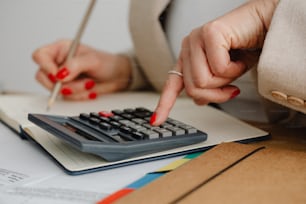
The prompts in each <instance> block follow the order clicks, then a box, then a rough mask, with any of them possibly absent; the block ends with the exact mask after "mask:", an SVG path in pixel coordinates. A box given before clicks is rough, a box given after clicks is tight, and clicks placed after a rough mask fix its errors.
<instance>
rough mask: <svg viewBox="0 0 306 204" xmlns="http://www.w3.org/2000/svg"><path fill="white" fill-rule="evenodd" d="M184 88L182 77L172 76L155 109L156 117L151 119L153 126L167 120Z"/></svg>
mask: <svg viewBox="0 0 306 204" xmlns="http://www.w3.org/2000/svg"><path fill="white" fill-rule="evenodd" d="M183 88H184V83H183V78H182V76H179V75H174V74H170V75H169V77H168V79H167V81H166V83H165V86H164V88H163V91H162V93H161V96H160V99H159V102H158V105H157V107H156V109H155V113H154V114H155V115H154V116H152V118H151V121H152V122H151V125H154V126H158V125H160V124H162V123H163V122H164V121H165V120H166V119H167V117H168V115H169V113H170V111H171V109H172V107H173V105H174V103H175V100H176V98H177V97H178V95H179V94H180V93H181V91H182V90H183ZM154 117H155V118H154Z"/></svg>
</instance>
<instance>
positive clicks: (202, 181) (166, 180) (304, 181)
mask: <svg viewBox="0 0 306 204" xmlns="http://www.w3.org/2000/svg"><path fill="white" fill-rule="evenodd" d="M116 203H124V204H129V203H133V204H135V203H140V204H142V203H143V204H150V203H152V204H163V203H235V204H237V203H243V204H245V203H248V204H249V203H256V204H258V203H268V204H271V203H277V204H280V203H286V204H288V203H294V204H296V203H306V153H305V152H299V151H292V150H284V149H277V148H265V147H259V146H253V145H244V144H238V143H222V144H220V145H218V146H216V147H214V148H212V149H211V150H209V151H207V152H205V153H204V154H202V155H201V156H199V157H197V158H195V159H193V160H191V161H190V162H188V163H186V164H185V165H182V166H181V167H179V168H177V169H176V170H174V171H172V172H170V173H168V174H166V175H164V176H163V177H161V178H160V179H157V180H155V181H153V182H151V183H149V184H148V185H146V186H144V187H142V188H141V189H139V190H137V191H134V192H132V193H130V194H128V195H127V196H125V197H123V198H122V199H120V200H118V201H117V202H116Z"/></svg>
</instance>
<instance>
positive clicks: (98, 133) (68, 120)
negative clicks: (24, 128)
mask: <svg viewBox="0 0 306 204" xmlns="http://www.w3.org/2000/svg"><path fill="white" fill-rule="evenodd" d="M126 110H128V112H129V114H126V113H124V112H125V111H124V110H123V111H121V110H120V111H121V112H122V113H123V114H121V115H120V117H121V116H122V118H121V120H119V122H122V123H123V122H125V123H128V121H129V120H131V119H134V118H139V117H142V116H141V115H143V114H142V112H141V114H138V115H137V117H136V116H132V118H124V116H125V115H133V110H134V112H135V110H136V109H126ZM137 110H141V111H145V112H144V113H145V114H144V115H145V116H143V118H142V119H143V120H146V121H147V122H146V123H147V124H149V121H148V118H149V117H150V116H151V114H152V112H150V111H149V110H147V109H144V108H138V109H137ZM113 112H114V113H115V116H119V115H117V114H119V113H118V110H117V111H113ZM95 118H98V116H97V114H95ZM114 118H115V117H111V119H108V121H114V120H115V119H114ZM117 118H118V117H117ZM28 119H29V120H30V121H31V122H33V123H34V124H36V125H37V126H39V127H41V128H43V129H44V130H46V131H47V132H49V133H51V134H52V135H54V136H56V137H58V138H60V139H62V140H63V141H64V142H66V143H68V144H70V145H71V146H73V147H74V148H76V149H78V150H80V151H82V152H86V153H91V154H94V155H98V156H100V157H102V158H103V159H104V160H106V161H108V162H114V161H118V160H124V159H129V158H133V157H138V156H144V155H148V154H152V153H158V152H161V151H167V150H170V149H174V148H180V147H183V146H188V145H192V144H196V143H200V142H203V141H205V140H207V134H206V133H205V132H202V131H200V130H198V129H196V128H193V127H191V126H189V125H186V124H185V123H182V122H180V121H178V120H173V119H170V118H169V119H168V120H169V121H171V122H172V123H173V124H178V126H179V125H181V126H182V125H183V127H190V128H192V131H190V132H188V131H185V133H184V134H181V135H172V136H165V137H162V136H158V137H157V138H150V139H148V138H147V139H144V138H141V139H135V136H134V135H133V138H132V137H131V136H129V134H131V133H130V132H129V130H130V129H131V128H129V127H128V126H129V125H128V124H123V125H122V124H121V126H120V128H119V127H117V128H114V127H110V128H108V130H105V128H104V129H101V124H99V125H98V124H92V123H93V122H95V121H96V119H95V120H94V121H93V122H92V121H86V120H84V119H81V117H80V116H61V115H47V114H34V113H30V114H29V115H28ZM100 123H101V122H100ZM105 124H106V125H107V123H105ZM125 126H126V127H125ZM137 126H138V125H137ZM146 126H147V127H148V128H150V126H149V125H146ZM174 126H175V125H174ZM154 128H155V127H152V130H154ZM134 132H135V131H134ZM154 135H156V134H154ZM136 136H138V135H137V134H136ZM139 137H142V136H139ZM118 138H119V139H118ZM121 138H124V140H121ZM126 138H128V139H126ZM129 138H131V139H129Z"/></svg>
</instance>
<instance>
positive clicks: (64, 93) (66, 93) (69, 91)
mask: <svg viewBox="0 0 306 204" xmlns="http://www.w3.org/2000/svg"><path fill="white" fill-rule="evenodd" d="M61 93H62V94H63V95H65V96H68V95H70V94H72V90H71V89H70V88H62V90H61Z"/></svg>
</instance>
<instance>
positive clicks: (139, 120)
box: [132, 118, 147, 124]
mask: <svg viewBox="0 0 306 204" xmlns="http://www.w3.org/2000/svg"><path fill="white" fill-rule="evenodd" d="M132 121H133V122H135V123H137V124H143V123H146V122H147V121H146V120H144V119H141V118H133V119H132Z"/></svg>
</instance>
